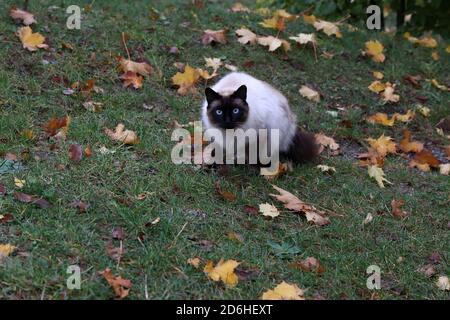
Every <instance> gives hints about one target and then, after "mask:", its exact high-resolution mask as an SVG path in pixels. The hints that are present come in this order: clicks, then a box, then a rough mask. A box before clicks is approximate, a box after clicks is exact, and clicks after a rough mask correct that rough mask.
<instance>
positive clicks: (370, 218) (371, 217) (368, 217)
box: [363, 212, 373, 224]
mask: <svg viewBox="0 0 450 320" xmlns="http://www.w3.org/2000/svg"><path fill="white" fill-rule="evenodd" d="M372 220H373V215H372V214H371V213H370V212H369V213H368V214H367V216H366V218H365V219H364V221H363V224H368V223H371V222H372Z"/></svg>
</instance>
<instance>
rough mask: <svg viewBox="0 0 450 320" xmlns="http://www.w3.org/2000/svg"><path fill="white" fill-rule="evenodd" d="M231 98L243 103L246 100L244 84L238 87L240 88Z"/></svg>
mask: <svg viewBox="0 0 450 320" xmlns="http://www.w3.org/2000/svg"><path fill="white" fill-rule="evenodd" d="M233 97H234V98H238V99H241V100H243V101H245V99H247V86H246V85H245V84H243V85H242V86H240V87H239V88H238V89H237V90H236V91H235V92H234V93H233Z"/></svg>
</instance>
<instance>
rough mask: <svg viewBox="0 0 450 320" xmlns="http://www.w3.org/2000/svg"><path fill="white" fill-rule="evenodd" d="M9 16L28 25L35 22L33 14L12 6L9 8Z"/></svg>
mask: <svg viewBox="0 0 450 320" xmlns="http://www.w3.org/2000/svg"><path fill="white" fill-rule="evenodd" d="M9 16H10V17H11V18H13V19H14V20H21V21H22V23H23V24H24V25H26V26H29V25H30V24H33V23H37V21H36V19H35V18H34V15H33V14H31V13H29V12H28V11H25V10H20V9H17V8H14V7H13V8H11V10H10V11H9Z"/></svg>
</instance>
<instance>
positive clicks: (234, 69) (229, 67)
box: [225, 63, 238, 72]
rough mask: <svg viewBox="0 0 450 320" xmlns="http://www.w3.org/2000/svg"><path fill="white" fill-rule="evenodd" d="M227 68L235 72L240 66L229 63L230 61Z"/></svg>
mask: <svg viewBox="0 0 450 320" xmlns="http://www.w3.org/2000/svg"><path fill="white" fill-rule="evenodd" d="M225 69H227V70H230V71H233V72H236V71H238V67H236V66H234V65H232V64H228V63H227V64H226V65H225Z"/></svg>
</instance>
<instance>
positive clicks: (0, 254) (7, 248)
mask: <svg viewBox="0 0 450 320" xmlns="http://www.w3.org/2000/svg"><path fill="white" fill-rule="evenodd" d="M16 249H17V248H16V247H15V246H13V245H10V244H9V243H7V244H0V260H1V259H2V258H4V257H7V256H9V255H10V254H11V253H13V252H14V251H15V250H16Z"/></svg>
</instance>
